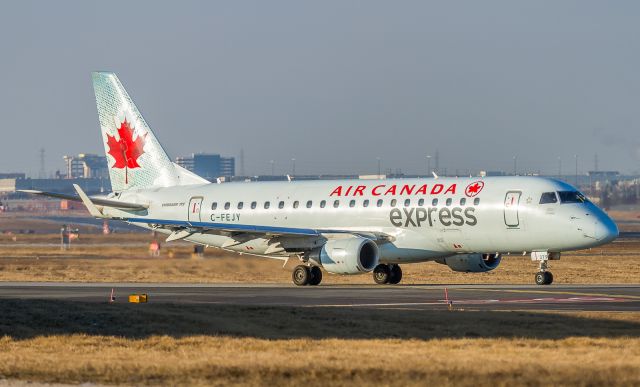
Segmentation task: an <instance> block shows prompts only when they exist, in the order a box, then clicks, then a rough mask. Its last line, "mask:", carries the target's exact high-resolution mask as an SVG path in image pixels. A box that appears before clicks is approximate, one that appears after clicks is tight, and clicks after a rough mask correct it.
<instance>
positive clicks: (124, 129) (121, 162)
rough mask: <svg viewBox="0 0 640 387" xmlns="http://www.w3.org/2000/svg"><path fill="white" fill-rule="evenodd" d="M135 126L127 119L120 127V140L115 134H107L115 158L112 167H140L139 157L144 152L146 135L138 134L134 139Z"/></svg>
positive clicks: (110, 151)
mask: <svg viewBox="0 0 640 387" xmlns="http://www.w3.org/2000/svg"><path fill="white" fill-rule="evenodd" d="M133 130H134V128H133V127H132V126H131V125H130V124H129V122H127V120H126V119H125V120H124V122H123V123H121V124H120V127H119V128H118V135H119V136H120V140H116V138H115V136H110V135H109V134H107V145H109V152H108V153H109V154H110V155H111V156H113V158H114V159H115V163H114V164H113V165H112V166H111V168H119V169H122V168H140V164H138V158H139V157H140V156H142V154H143V153H144V149H143V148H144V143H145V137H146V134H145V136H138V137H137V138H136V139H135V141H134V140H133Z"/></svg>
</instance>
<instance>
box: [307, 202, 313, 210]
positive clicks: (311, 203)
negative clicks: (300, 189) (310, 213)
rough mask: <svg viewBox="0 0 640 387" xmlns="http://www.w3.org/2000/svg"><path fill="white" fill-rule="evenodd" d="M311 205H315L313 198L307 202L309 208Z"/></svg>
mask: <svg viewBox="0 0 640 387" xmlns="http://www.w3.org/2000/svg"><path fill="white" fill-rule="evenodd" d="M311 206H313V202H312V201H311V200H309V201H308V202H307V208H311Z"/></svg>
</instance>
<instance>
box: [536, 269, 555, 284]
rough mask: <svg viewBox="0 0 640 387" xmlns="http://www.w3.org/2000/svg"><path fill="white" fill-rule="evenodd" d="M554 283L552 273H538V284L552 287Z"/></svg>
mask: <svg viewBox="0 0 640 387" xmlns="http://www.w3.org/2000/svg"><path fill="white" fill-rule="evenodd" d="M551 283H553V274H551V272H550V271H539V272H537V273H536V284H538V285H551Z"/></svg>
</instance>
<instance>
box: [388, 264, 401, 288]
mask: <svg viewBox="0 0 640 387" xmlns="http://www.w3.org/2000/svg"><path fill="white" fill-rule="evenodd" d="M389 269H390V276H389V283H390V284H393V285H395V284H398V283H400V280H402V269H401V268H400V265H396V264H393V265H389Z"/></svg>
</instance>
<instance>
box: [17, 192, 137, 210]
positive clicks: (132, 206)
mask: <svg viewBox="0 0 640 387" xmlns="http://www.w3.org/2000/svg"><path fill="white" fill-rule="evenodd" d="M18 192H24V193H28V194H34V195H42V196H48V197H51V198H57V199H65V200H72V201H74V202H82V198H81V197H80V196H78V195H68V194H62V193H56V192H45V191H38V190H33V189H21V190H18ZM90 199H91V202H92V203H93V204H95V205H97V206H102V207H112V208H117V209H120V210H129V211H142V210H145V209H147V208H149V206H148V205H145V204H138V203H127V202H121V201H118V200H109V199H101V198H90Z"/></svg>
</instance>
